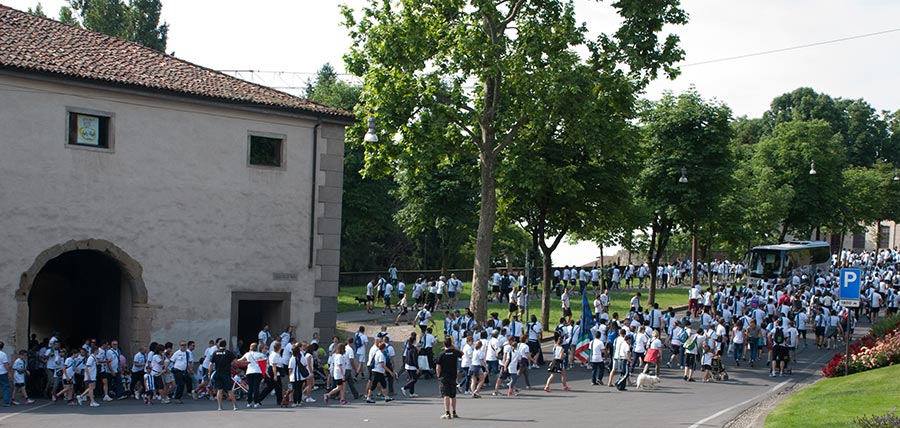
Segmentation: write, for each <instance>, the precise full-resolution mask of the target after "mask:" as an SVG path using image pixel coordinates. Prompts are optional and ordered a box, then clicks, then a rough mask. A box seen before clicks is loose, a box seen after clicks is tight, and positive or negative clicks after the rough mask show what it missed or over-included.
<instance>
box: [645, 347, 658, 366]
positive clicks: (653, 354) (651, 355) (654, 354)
mask: <svg viewBox="0 0 900 428" xmlns="http://www.w3.org/2000/svg"><path fill="white" fill-rule="evenodd" d="M657 361H659V349H653V348H650V349H648V350H647V354H646V355H644V362H645V363H656V362H657Z"/></svg>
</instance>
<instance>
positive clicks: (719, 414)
mask: <svg viewBox="0 0 900 428" xmlns="http://www.w3.org/2000/svg"><path fill="white" fill-rule="evenodd" d="M827 355H828V354H825V355H823V356H827ZM823 356H819V358H816V360H815V361H813V362H811V363H809V364H807V365H806V367H805V368H804V369H803V371H804V372H806V371H807V370H809V368H810V367H812V366H813V365H816V364H820V363H819V361H820V360H821V359H822V357H823ZM807 376H809V375H807ZM793 380H795V379H788V380H786V381H784V382H781V383H779V384H778V385H775V386H774V387H772V389H770V390H768V391H766V392H763V393H761V394H759V395H757V396H755V397H753V398H750V399H748V400H744V401H741V402H740V403H737V404H735V405H733V406H731V407H729V408H727V409H722V410H719V411H718V412H716V413H713V414H712V415H709V416H707V417H705V418H703V419H700V420H699V421H697V423H695V424H693V425H691V426H690V427H688V428H699V427H700V426H702V425H703V424H705V423H707V422H709V421H711V420H713V419H715V418H717V417H719V416H722V415H723V414H725V413H728V412H730V411H732V410H734V409H736V408H738V407H741V406H743V405H745V404H747V403H750V402H752V401H755V400H758V399H760V398H762V397H763V396H766V395H769V394H771V393H773V392H775V391H778V390H779V389H781V387H783V386H785V385H787V384H788V383H790V382H791V381H793Z"/></svg>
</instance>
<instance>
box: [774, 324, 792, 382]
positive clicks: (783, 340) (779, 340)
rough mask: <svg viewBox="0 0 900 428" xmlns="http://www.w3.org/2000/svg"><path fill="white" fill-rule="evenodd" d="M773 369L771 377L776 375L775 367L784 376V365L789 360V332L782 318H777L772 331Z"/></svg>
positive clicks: (779, 374)
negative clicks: (783, 325) (784, 326)
mask: <svg viewBox="0 0 900 428" xmlns="http://www.w3.org/2000/svg"><path fill="white" fill-rule="evenodd" d="M772 344H773V345H772V370H771V371H770V372H769V376H770V377H775V369H776V368H778V376H784V366H785V364H786V363H787V362H788V360H789V359H790V358H789V355H788V348H787V334H786V333H785V331H784V328H782V325H781V319H780V318H778V319H776V320H775V329H774V330H773V331H772Z"/></svg>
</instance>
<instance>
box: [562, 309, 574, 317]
mask: <svg viewBox="0 0 900 428" xmlns="http://www.w3.org/2000/svg"><path fill="white" fill-rule="evenodd" d="M562 313H563V316H564V317H569V318H571V317H572V308H563V310H562Z"/></svg>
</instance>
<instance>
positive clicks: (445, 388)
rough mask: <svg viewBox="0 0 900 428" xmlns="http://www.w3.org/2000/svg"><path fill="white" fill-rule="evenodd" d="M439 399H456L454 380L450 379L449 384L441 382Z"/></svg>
mask: <svg viewBox="0 0 900 428" xmlns="http://www.w3.org/2000/svg"><path fill="white" fill-rule="evenodd" d="M441 397H448V398H456V382H455V381H454V380H452V379H451V380H450V382H445V381H444V380H443V379H442V380H441Z"/></svg>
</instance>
